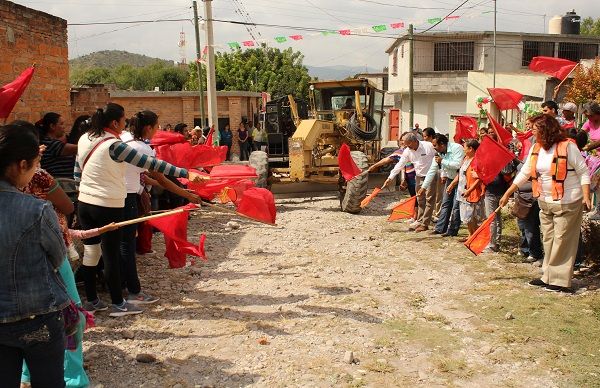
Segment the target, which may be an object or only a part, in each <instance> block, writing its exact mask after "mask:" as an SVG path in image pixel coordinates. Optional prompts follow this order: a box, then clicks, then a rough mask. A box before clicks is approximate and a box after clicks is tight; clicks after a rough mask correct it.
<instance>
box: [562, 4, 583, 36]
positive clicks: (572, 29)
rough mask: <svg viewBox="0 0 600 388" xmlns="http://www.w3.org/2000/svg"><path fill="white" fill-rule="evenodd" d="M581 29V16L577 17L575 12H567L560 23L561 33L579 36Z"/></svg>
mask: <svg viewBox="0 0 600 388" xmlns="http://www.w3.org/2000/svg"><path fill="white" fill-rule="evenodd" d="M580 28H581V16H577V13H575V10H572V11H571V12H567V14H566V15H565V16H563V17H562V20H561V23H560V33H561V34H568V35H579V30H580Z"/></svg>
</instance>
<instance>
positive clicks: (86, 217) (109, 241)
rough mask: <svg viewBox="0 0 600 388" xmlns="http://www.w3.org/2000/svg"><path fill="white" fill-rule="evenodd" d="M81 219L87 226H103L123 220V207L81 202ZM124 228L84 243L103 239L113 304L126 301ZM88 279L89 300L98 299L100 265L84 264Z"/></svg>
mask: <svg viewBox="0 0 600 388" xmlns="http://www.w3.org/2000/svg"><path fill="white" fill-rule="evenodd" d="M78 215H79V222H80V223H81V228H82V229H83V230H88V229H93V228H100V227H102V226H104V225H107V224H110V223H111V222H120V221H123V208H112V207H104V206H96V205H90V204H88V203H85V202H79V209H78ZM121 236H122V231H121V229H117V230H114V231H112V232H107V233H104V234H102V235H100V236H98V237H92V238H90V239H87V240H84V241H83V244H84V245H95V244H98V243H100V244H101V247H102V259H103V261H104V277H105V279H106V283H107V285H108V290H109V291H110V298H111V301H112V303H113V304H121V303H122V302H123V293H122V291H121V271H120V270H121V251H120V245H121ZM81 268H82V269H83V276H84V282H85V294H86V297H87V300H88V301H89V302H93V301H95V300H96V299H98V294H97V292H96V267H95V266H93V267H92V266H87V265H82V266H81Z"/></svg>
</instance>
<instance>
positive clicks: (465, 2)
mask: <svg viewBox="0 0 600 388" xmlns="http://www.w3.org/2000/svg"><path fill="white" fill-rule="evenodd" d="M468 1H469V0H465V1H463V2H462V3H461V4H460V5H459V6H458V7H456V8H454V9H453V10H452V11H450V13H449V14H448V15H446V16H444V17H443V18H441V19H440V20H439V21H438V22H437V23H435V24H434V25H432V26H431V27H429V28H428V29H426V30H425V31H421V32H419V34H424V33H426V32H427V31H429V30H431V29H432V28H433V27H435V26H437V25H438V24H440V23H441V22H443V21H444V20H446V18H447V17H448V16H450V15H452V14H453V13H454V12H456V11H457V10H458V9H459V8H460V7H462V6H463V5H465V4H467V2H468Z"/></svg>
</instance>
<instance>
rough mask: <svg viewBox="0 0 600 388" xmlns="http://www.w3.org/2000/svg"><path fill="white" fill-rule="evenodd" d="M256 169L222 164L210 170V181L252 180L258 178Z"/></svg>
mask: <svg viewBox="0 0 600 388" xmlns="http://www.w3.org/2000/svg"><path fill="white" fill-rule="evenodd" d="M256 177H258V175H256V169H255V168H254V167H252V166H244V165H241V164H220V165H218V166H214V167H213V168H212V169H211V170H210V179H213V180H214V179H252V178H256Z"/></svg>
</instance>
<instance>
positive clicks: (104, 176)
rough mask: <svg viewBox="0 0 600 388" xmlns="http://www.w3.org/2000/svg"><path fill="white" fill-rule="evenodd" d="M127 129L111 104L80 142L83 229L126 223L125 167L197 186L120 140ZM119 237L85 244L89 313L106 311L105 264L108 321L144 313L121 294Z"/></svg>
mask: <svg viewBox="0 0 600 388" xmlns="http://www.w3.org/2000/svg"><path fill="white" fill-rule="evenodd" d="M124 128H125V109H124V108H123V107H122V106H120V105H118V104H114V103H109V104H108V105H106V107H105V108H104V109H98V111H97V112H96V113H94V115H93V116H92V129H91V131H90V132H89V133H88V134H86V135H83V136H82V137H81V138H80V139H79V142H78V154H77V158H76V161H75V180H76V181H78V182H80V184H79V209H78V215H79V220H80V222H81V226H82V228H83V229H92V228H97V227H101V226H104V225H106V224H110V223H111V222H119V221H122V220H123V215H124V207H125V198H126V197H127V190H126V187H125V163H128V164H132V165H134V166H137V167H140V168H143V169H147V170H150V171H158V172H160V173H164V174H166V175H169V176H174V177H183V178H186V177H187V178H189V179H190V180H197V179H198V177H197V175H195V174H191V173H188V171H187V170H185V169H182V168H178V167H175V166H173V165H171V164H169V163H167V162H164V161H162V160H158V159H156V158H154V157H152V156H149V155H145V154H143V153H140V152H138V151H136V150H135V148H133V147H131V146H129V145H127V144H126V143H124V142H123V141H121V139H120V138H119V136H120V134H121V132H122V131H123V129H124ZM120 242H121V231H120V230H115V231H112V232H108V233H105V234H103V235H102V236H99V237H94V238H89V239H86V240H84V241H83V243H84V255H83V266H82V270H83V274H84V282H85V291H86V296H87V300H88V304H87V306H86V308H87V309H88V311H102V310H107V309H108V308H109V306H108V305H106V304H105V303H103V302H102V301H101V300H99V299H98V296H97V293H96V268H95V267H96V265H97V264H98V262H99V260H100V257H101V256H102V258H103V260H104V272H105V274H104V276H105V278H106V280H107V283H108V288H109V291H110V297H111V302H112V304H111V306H110V312H109V315H110V316H112V317H120V316H124V315H130V314H139V313H141V312H142V310H141V309H139V308H138V307H137V306H134V305H132V304H129V303H126V301H125V300H124V299H123V295H122V290H121V274H120V260H121V256H120V252H119V246H120Z"/></svg>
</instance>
